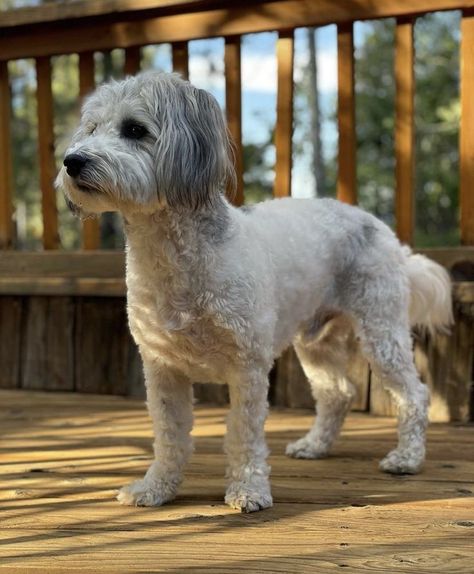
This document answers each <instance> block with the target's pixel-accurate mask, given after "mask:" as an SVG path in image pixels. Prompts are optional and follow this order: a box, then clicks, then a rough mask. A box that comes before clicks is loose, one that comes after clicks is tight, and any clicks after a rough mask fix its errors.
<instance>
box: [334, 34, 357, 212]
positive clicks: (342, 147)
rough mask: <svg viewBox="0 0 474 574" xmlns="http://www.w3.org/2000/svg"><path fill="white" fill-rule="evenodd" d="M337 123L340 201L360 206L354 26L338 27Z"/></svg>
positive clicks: (338, 190) (338, 192)
mask: <svg viewBox="0 0 474 574" xmlns="http://www.w3.org/2000/svg"><path fill="white" fill-rule="evenodd" d="M337 75H338V100H337V120H338V128H339V152H338V164H339V169H338V178H337V198H338V199H340V200H341V201H345V202H346V203H353V204H355V203H357V184H356V145H357V142H356V131H355V94H354V92H355V91H354V32H353V24H352V23H349V24H340V25H339V26H338V27H337Z"/></svg>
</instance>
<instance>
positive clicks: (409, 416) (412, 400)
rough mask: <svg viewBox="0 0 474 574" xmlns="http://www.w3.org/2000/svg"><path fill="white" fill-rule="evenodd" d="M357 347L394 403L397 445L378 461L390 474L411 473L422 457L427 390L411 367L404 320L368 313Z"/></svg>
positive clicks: (412, 366) (426, 422)
mask: <svg viewBox="0 0 474 574" xmlns="http://www.w3.org/2000/svg"><path fill="white" fill-rule="evenodd" d="M360 339H361V347H362V351H363V352H364V354H366V356H367V358H368V359H369V361H370V363H371V367H372V369H373V370H374V371H375V372H376V373H377V374H378V375H380V376H381V378H382V380H383V383H384V386H385V388H386V389H387V390H389V391H390V392H391V394H392V396H393V398H394V399H395V401H396V404H397V407H398V446H397V448H396V449H395V450H393V451H391V452H390V453H389V454H388V455H387V456H386V457H385V458H384V459H383V460H382V461H381V463H380V469H381V470H383V471H385V472H390V473H393V474H404V473H409V474H413V473H416V472H418V471H419V470H420V468H421V466H422V464H423V461H424V458H425V432H426V427H427V424H428V404H429V391H428V388H427V387H426V385H424V384H423V383H422V382H421V381H420V379H419V377H418V373H417V371H416V368H415V363H414V359H413V351H412V340H411V336H410V329H409V326H408V321H404V320H402V319H400V318H397V317H395V316H394V317H391V318H390V319H387V318H385V320H382V319H381V318H380V317H368V318H367V319H366V320H365V321H363V326H362V327H361V330H360Z"/></svg>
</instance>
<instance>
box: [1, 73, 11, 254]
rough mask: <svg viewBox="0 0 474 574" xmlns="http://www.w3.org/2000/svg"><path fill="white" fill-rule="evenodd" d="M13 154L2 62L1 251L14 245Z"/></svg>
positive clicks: (5, 76) (7, 88)
mask: <svg viewBox="0 0 474 574" xmlns="http://www.w3.org/2000/svg"><path fill="white" fill-rule="evenodd" d="M12 211H13V208H12V154H11V137H10V82H9V77H8V62H0V249H8V248H9V247H11V246H12V243H13V222H12Z"/></svg>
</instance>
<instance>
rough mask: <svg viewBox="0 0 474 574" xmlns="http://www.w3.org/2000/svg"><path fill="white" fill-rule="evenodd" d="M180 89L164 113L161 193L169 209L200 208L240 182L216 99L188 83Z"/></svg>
mask: <svg viewBox="0 0 474 574" xmlns="http://www.w3.org/2000/svg"><path fill="white" fill-rule="evenodd" d="M176 88H177V89H176V91H175V93H174V94H173V95H174V96H175V99H173V100H171V101H168V102H166V104H165V105H164V106H163V108H164V109H163V108H162V117H161V129H160V133H159V136H158V141H157V152H156V157H157V167H156V169H157V182H158V193H159V195H160V196H162V197H164V199H166V202H167V204H168V205H169V206H170V207H180V206H186V207H191V208H198V207H200V206H202V205H204V204H205V203H211V202H212V200H213V199H215V197H216V196H217V195H218V194H219V193H222V191H224V190H225V187H226V186H227V185H228V184H229V183H231V184H233V183H234V182H235V171H234V166H233V154H232V145H231V142H230V138H229V134H228V131H227V127H226V124H225V121H224V117H223V114H222V111H221V109H220V107H219V104H218V103H217V101H216V100H215V99H214V97H213V96H212V95H211V94H209V93H208V92H206V91H204V90H199V89H197V88H195V87H194V86H192V85H191V84H189V83H188V82H183V81H179V84H178V85H177V86H176ZM160 115H161V114H160Z"/></svg>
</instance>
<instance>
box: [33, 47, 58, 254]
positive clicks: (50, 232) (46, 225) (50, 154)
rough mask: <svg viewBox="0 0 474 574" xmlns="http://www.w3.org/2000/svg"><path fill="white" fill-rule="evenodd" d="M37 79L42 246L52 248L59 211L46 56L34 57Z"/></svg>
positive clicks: (56, 238)
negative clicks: (55, 187)
mask: <svg viewBox="0 0 474 574" xmlns="http://www.w3.org/2000/svg"><path fill="white" fill-rule="evenodd" d="M36 77H37V82H38V88H37V95H38V150H39V162H40V187H41V203H42V210H43V247H44V248H45V249H55V248H57V247H58V244H59V236H58V213H57V207H56V191H55V189H54V178H55V176H56V164H55V161H54V131H53V93H52V88H51V62H50V59H49V58H48V57H41V58H37V59H36Z"/></svg>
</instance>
